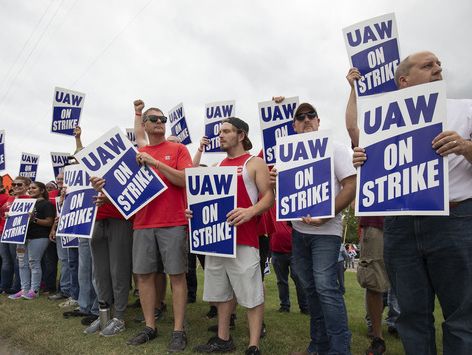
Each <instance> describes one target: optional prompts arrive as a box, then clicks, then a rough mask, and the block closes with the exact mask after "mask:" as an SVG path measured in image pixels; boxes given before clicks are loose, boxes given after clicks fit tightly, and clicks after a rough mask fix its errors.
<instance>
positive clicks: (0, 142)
mask: <svg viewBox="0 0 472 355" xmlns="http://www.w3.org/2000/svg"><path fill="white" fill-rule="evenodd" d="M1 170H5V131H4V130H1V131H0V171H1Z"/></svg>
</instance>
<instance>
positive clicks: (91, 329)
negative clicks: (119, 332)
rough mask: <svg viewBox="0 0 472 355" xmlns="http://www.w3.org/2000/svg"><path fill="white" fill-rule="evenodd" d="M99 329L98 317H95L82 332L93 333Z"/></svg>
mask: <svg viewBox="0 0 472 355" xmlns="http://www.w3.org/2000/svg"><path fill="white" fill-rule="evenodd" d="M99 330H100V319H99V318H97V319H95V320H94V321H93V322H92V324H90V325H89V326H88V327H87V328H85V330H84V334H93V333H96V332H98V331H99Z"/></svg>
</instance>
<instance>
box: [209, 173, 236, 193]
mask: <svg viewBox="0 0 472 355" xmlns="http://www.w3.org/2000/svg"><path fill="white" fill-rule="evenodd" d="M218 178H219V179H218ZM214 179H215V185H216V193H217V194H222V193H223V194H225V195H227V194H228V193H229V188H230V186H231V181H232V180H233V175H215V176H214Z"/></svg>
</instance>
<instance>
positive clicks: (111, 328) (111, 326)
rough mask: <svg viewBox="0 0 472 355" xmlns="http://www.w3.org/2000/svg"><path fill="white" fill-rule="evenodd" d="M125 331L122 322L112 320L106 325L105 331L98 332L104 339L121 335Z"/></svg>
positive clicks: (116, 319)
mask: <svg viewBox="0 0 472 355" xmlns="http://www.w3.org/2000/svg"><path fill="white" fill-rule="evenodd" d="M125 329H126V328H125V321H124V320H121V319H118V318H113V319H111V320H110V321H109V322H108V323H107V326H106V327H105V329H103V330H102V331H101V332H100V335H102V336H104V337H112V336H113V335H116V334H118V333H121V332H122V331H124V330H125Z"/></svg>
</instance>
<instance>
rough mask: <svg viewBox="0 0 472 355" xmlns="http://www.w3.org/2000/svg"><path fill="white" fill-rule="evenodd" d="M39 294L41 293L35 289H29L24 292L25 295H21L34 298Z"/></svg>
mask: <svg viewBox="0 0 472 355" xmlns="http://www.w3.org/2000/svg"><path fill="white" fill-rule="evenodd" d="M38 296H39V293H38V292H37V291H36V292H35V291H33V290H29V291H28V292H26V293H23V295H21V297H23V298H24V299H25V300H34V299H35V298H38Z"/></svg>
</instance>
